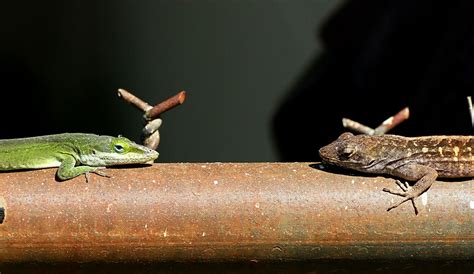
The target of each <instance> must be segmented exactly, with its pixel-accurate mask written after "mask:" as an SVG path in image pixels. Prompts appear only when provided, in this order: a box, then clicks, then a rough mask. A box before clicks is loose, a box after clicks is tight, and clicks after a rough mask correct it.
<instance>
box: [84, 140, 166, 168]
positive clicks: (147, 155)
mask: <svg viewBox="0 0 474 274" xmlns="http://www.w3.org/2000/svg"><path fill="white" fill-rule="evenodd" d="M87 150H88V151H84V152H83V153H82V154H81V162H82V163H83V164H87V165H90V166H111V165H125V164H144V163H152V162H153V161H154V160H155V159H156V158H158V155H159V154H158V152H156V151H155V150H153V149H150V148H147V147H145V146H142V145H139V144H136V143H134V142H132V141H130V140H129V139H127V138H125V137H122V136H119V137H111V136H99V138H98V139H97V140H95V141H94V142H93V143H92V144H91V146H90V147H89V148H87Z"/></svg>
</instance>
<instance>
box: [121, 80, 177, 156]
mask: <svg viewBox="0 0 474 274" xmlns="http://www.w3.org/2000/svg"><path fill="white" fill-rule="evenodd" d="M118 96H119V97H120V98H122V99H123V100H124V101H125V102H127V103H129V104H131V105H133V106H135V107H136V108H138V109H139V110H141V111H143V112H144V115H143V118H144V119H145V121H146V125H145V127H144V128H143V131H142V132H143V144H144V145H146V146H147V147H149V148H152V149H156V148H157V147H158V145H159V143H160V133H159V131H158V129H159V128H160V126H161V123H162V120H161V119H160V118H159V116H160V115H161V114H162V113H164V112H166V111H168V110H170V109H172V108H174V107H176V106H178V105H181V104H183V103H184V100H185V99H186V92H185V91H181V92H179V93H178V94H176V95H175V96H172V97H170V98H168V99H166V100H165V101H163V102H161V103H159V104H157V105H155V106H154V107H152V106H150V105H149V104H148V103H147V102H145V101H143V100H142V99H140V98H138V97H136V96H135V95H133V94H132V93H130V92H129V91H127V90H124V89H118Z"/></svg>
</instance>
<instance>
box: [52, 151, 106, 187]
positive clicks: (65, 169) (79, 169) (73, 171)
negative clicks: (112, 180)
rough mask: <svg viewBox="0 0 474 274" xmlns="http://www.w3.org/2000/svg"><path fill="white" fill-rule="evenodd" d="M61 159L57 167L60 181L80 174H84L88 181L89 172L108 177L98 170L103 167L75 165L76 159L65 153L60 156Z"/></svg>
mask: <svg viewBox="0 0 474 274" xmlns="http://www.w3.org/2000/svg"><path fill="white" fill-rule="evenodd" d="M61 160H62V162H61V165H60V166H59V168H58V172H57V175H58V178H59V179H60V180H62V181H64V180H69V179H72V178H74V177H77V176H79V175H81V174H85V176H86V182H89V177H88V174H89V173H90V172H92V173H95V174H97V175H100V176H104V177H109V176H108V175H107V174H105V173H104V172H101V171H100V170H99V169H104V168H105V167H91V166H76V159H75V158H74V157H73V156H71V155H66V156H64V157H62V159H61Z"/></svg>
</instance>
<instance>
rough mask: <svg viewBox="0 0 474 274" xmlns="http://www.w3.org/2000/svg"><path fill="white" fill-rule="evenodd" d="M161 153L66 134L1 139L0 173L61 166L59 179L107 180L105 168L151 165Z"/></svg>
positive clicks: (105, 138) (123, 141)
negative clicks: (92, 175)
mask: <svg viewBox="0 0 474 274" xmlns="http://www.w3.org/2000/svg"><path fill="white" fill-rule="evenodd" d="M156 158H158V152H156V151H154V150H152V149H149V148H147V147H145V146H141V145H138V144H136V143H134V142H132V141H130V140H129V139H127V138H124V137H120V136H119V137H111V136H105V135H104V136H99V135H95V134H85V133H63V134H56V135H46V136H39V137H29V138H19V139H5V140H0V171H9V170H20V169H40V168H49V167H59V168H58V171H57V178H58V179H59V180H62V181H64V180H69V179H72V178H74V177H77V176H79V175H81V174H85V175H86V180H88V174H89V173H95V174H98V175H100V176H105V177H108V176H107V174H105V173H104V172H102V171H100V169H104V168H105V167H106V166H113V165H126V164H144V163H152V162H153V161H154V160H155V159H156Z"/></svg>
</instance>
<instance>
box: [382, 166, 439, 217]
mask: <svg viewBox="0 0 474 274" xmlns="http://www.w3.org/2000/svg"><path fill="white" fill-rule="evenodd" d="M391 175H393V176H396V177H400V178H402V179H405V180H409V181H416V183H415V185H414V186H412V187H410V186H403V185H401V183H400V184H398V185H399V187H400V189H402V191H393V190H390V189H387V188H384V189H383V191H385V192H388V193H390V194H394V195H398V196H402V197H405V199H403V200H402V201H400V202H399V203H397V204H395V205H393V206H391V207H389V208H388V209H387V211H390V210H392V209H394V208H396V207H398V206H399V205H401V204H403V203H404V202H406V201H409V200H411V201H412V204H413V208H414V209H415V214H418V208H417V207H416V205H415V198H417V197H418V196H420V195H421V194H423V193H424V192H425V191H427V190H428V189H429V188H430V186H431V185H432V184H433V182H434V181H435V180H436V178H437V177H438V172H437V171H436V170H435V169H433V168H431V167H427V166H424V165H420V164H406V165H403V166H401V167H398V168H396V169H394V170H393V171H392V172H391Z"/></svg>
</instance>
